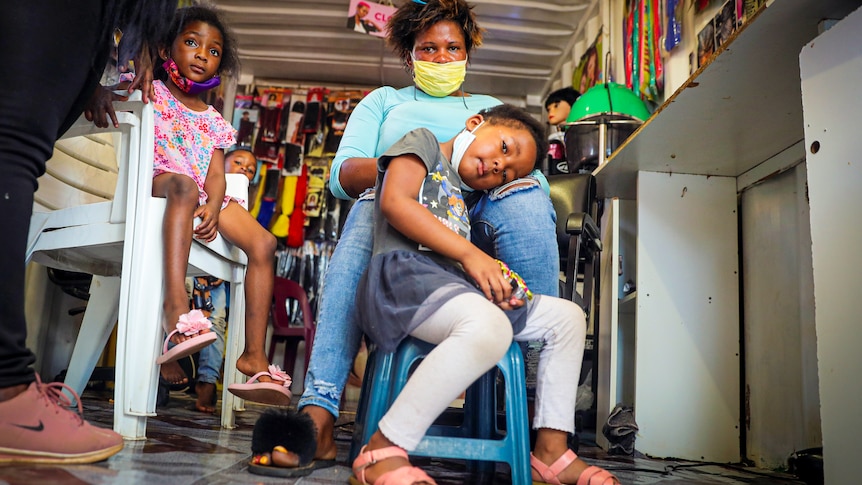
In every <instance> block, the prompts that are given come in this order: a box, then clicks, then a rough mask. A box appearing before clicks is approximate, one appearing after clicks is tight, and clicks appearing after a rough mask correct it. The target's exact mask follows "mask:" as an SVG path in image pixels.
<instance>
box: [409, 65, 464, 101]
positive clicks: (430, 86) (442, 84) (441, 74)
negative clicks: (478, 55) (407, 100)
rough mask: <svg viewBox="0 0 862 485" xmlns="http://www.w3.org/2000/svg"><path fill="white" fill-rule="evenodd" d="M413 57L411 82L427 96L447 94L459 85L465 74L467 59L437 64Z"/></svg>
mask: <svg viewBox="0 0 862 485" xmlns="http://www.w3.org/2000/svg"><path fill="white" fill-rule="evenodd" d="M410 56H411V58H412V59H413V82H414V83H416V87H418V88H419V89H421V90H422V91H424V92H425V94H427V95H429V96H434V97H435V98H442V97H444V96H449V95H450V94H452V93H454V92H455V91H457V90H458V88H460V87H461V84H463V83H464V77H465V76H466V75H467V59H466V58H465V59H464V60H463V61H452V62H447V63H445V64H438V63H436V62H429V61H417V60H416V56H414V55H413V54H411V55H410Z"/></svg>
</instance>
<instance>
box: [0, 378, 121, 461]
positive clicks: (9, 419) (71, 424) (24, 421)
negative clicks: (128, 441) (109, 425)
mask: <svg viewBox="0 0 862 485" xmlns="http://www.w3.org/2000/svg"><path fill="white" fill-rule="evenodd" d="M18 387H20V386H18ZM63 388H66V389H69V390H71V389H70V388H69V387H68V386H66V385H65V384H61V383H58V382H54V383H51V384H44V383H43V382H42V380H41V379H39V376H38V375H36V380H35V381H34V382H32V383H30V385H29V386H27V387H26V390H25V391H24V392H21V393H19V394H17V395H16V396H14V397H12V398H11V399H5V400H3V401H0V464H8V463H93V462H96V461H101V460H104V459H106V458H108V457H110V456H111V455H114V454H116V453H117V452H119V451H120V450H122V449H123V437H122V436H120V435H118V434H117V433H115V432H113V431H111V430H109V429H102V428H97V427H95V426H93V425H91V424H90V423H88V422H86V421H84V418H83V415H82V413H83V409H82V407H81V402H80V399H79V398H78V396H77V395H75V393H74V391H72V394H73V395H75V400H76V401H77V407H78V412H77V413H76V412H74V411H72V410H69V409H68V406H70V405H71V404H72V403H71V402H70V401H69V399H68V398H67V397H66V395H65V394H63V392H62V389H63ZM4 394H5V395H8V394H11V391H10V389H9V388H7V389H4V390H2V392H0V399H3V398H4V397H5V396H4Z"/></svg>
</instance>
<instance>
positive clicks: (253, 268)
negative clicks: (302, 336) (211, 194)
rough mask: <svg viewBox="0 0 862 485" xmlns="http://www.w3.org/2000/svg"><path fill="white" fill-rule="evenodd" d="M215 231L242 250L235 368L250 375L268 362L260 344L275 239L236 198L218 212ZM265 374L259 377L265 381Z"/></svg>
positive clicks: (263, 339)
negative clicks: (240, 338) (241, 341)
mask: <svg viewBox="0 0 862 485" xmlns="http://www.w3.org/2000/svg"><path fill="white" fill-rule="evenodd" d="M219 233H220V234H221V235H222V236H224V237H225V238H227V240H228V241H230V242H232V243H233V244H235V245H236V246H237V247H239V248H240V249H242V250H243V251H245V254H246V255H247V256H248V268H247V270H246V274H245V349H243V353H242V355H241V356H240V357H239V359H238V360H237V362H236V368H237V369H238V370H239V371H240V372H242V373H243V374H245V375H248V376H251V375H254V374H256V373H258V372H261V371H265V370H266V369H267V367H268V366H269V359H268V358H267V356H266V351H265V350H264V347H265V345H266V326H267V322H268V318H269V308H270V305H271V304H272V286H273V280H274V278H275V247H276V240H275V236H273V235H272V234H271V233H270V232H269V231H267V230H266V229H265V228H264V227H263V226H261V225H260V223H258V222H257V220H255V219H254V218H253V217H252V216H251V214H249V213H248V211H246V210H245V209H243V208H242V206H240V205H239V204H237V203H236V202H233V201H231V203H230V204H228V206H227V207H225V208H224V209H223V210H222V211H221V214H220V215H219ZM269 380H270V379H269V378H267V377H263V378H261V381H264V382H266V381H269Z"/></svg>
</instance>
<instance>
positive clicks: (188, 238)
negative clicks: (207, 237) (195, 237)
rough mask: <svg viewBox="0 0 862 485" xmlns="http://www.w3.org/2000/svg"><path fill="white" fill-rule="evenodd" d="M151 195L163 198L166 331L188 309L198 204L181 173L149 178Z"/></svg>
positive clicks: (179, 339) (176, 340) (178, 336)
mask: <svg viewBox="0 0 862 485" xmlns="http://www.w3.org/2000/svg"><path fill="white" fill-rule="evenodd" d="M153 197H162V198H165V199H167V207H166V208H165V218H164V221H163V224H162V230H163V244H164V260H163V264H164V270H165V301H164V303H163V305H164V311H165V322H164V323H163V325H164V329H165V332H166V333H170V332H173V331H174V329H175V328H176V325H177V322H178V321H179V318H180V315H182V314H183V313H188V311H189V298H188V294H187V293H186V271H187V270H188V264H189V251H190V250H191V245H192V233H193V229H192V225H193V220H194V213H195V209H196V208H197V206H198V186H197V184H196V183H195V181H194V180H192V179H191V178H190V177H187V176H185V175H179V174H174V173H163V174H160V175H157V176H156V177H155V178H153ZM189 338H190V337H187V336H185V335H183V334H179V333H178V334H175V335H174V336H173V337H172V338H171V340H172V341H173V342H174V343H175V344H178V343H181V342H183V341H185V340H187V339H189Z"/></svg>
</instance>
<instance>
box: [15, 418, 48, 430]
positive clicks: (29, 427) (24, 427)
mask: <svg viewBox="0 0 862 485" xmlns="http://www.w3.org/2000/svg"><path fill="white" fill-rule="evenodd" d="M12 426H17V427H19V428H21V429H27V430H30V431H42V430H43V429H45V425H44V424H42V420H41V419H40V420H39V424H38V425H36V426H27V425H26V424H14V423H13V424H12Z"/></svg>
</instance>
